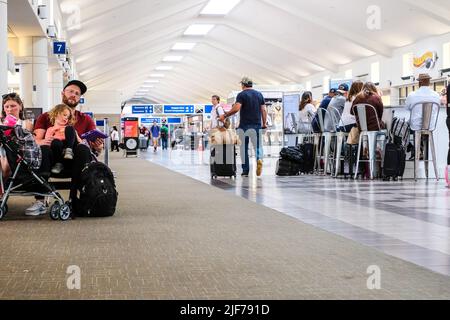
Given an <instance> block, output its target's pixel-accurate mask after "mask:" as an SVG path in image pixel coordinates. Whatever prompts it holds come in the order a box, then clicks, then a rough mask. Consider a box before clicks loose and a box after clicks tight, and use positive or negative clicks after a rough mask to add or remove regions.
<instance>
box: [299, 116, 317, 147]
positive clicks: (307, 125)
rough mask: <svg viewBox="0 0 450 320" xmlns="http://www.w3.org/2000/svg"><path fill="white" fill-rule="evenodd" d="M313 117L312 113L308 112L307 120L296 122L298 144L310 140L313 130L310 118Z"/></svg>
mask: <svg viewBox="0 0 450 320" xmlns="http://www.w3.org/2000/svg"><path fill="white" fill-rule="evenodd" d="M313 118H314V114H311V113H309V112H308V122H302V121H299V123H298V127H299V129H298V131H299V134H298V144H302V143H304V142H305V140H307V141H312V140H313V137H314V132H313V130H312V120H313Z"/></svg>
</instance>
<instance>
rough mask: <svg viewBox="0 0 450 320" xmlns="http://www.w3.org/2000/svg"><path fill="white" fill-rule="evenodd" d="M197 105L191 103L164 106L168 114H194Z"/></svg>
mask: <svg viewBox="0 0 450 320" xmlns="http://www.w3.org/2000/svg"><path fill="white" fill-rule="evenodd" d="M194 112H195V107H194V106H190V105H167V106H164V113H166V114H193V113H194Z"/></svg>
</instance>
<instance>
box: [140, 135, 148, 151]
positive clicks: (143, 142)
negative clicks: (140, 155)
mask: <svg viewBox="0 0 450 320" xmlns="http://www.w3.org/2000/svg"><path fill="white" fill-rule="evenodd" d="M139 149H141V150H142V151H143V150H147V149H148V143H147V138H139Z"/></svg>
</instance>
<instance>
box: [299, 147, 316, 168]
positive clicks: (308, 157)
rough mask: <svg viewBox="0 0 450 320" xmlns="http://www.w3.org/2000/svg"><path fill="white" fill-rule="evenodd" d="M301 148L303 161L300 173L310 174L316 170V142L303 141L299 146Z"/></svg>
mask: <svg viewBox="0 0 450 320" xmlns="http://www.w3.org/2000/svg"><path fill="white" fill-rule="evenodd" d="M298 148H299V150H300V158H301V162H300V163H299V164H300V168H299V171H300V173H304V174H310V173H313V172H314V144H312V143H303V144H301V145H299V146H298Z"/></svg>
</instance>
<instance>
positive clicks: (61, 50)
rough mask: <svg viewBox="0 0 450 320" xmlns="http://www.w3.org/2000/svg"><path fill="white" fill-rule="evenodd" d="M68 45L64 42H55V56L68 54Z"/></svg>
mask: <svg viewBox="0 0 450 320" xmlns="http://www.w3.org/2000/svg"><path fill="white" fill-rule="evenodd" d="M66 52H67V51H66V43H65V42H62V41H55V42H53V54H66Z"/></svg>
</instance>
